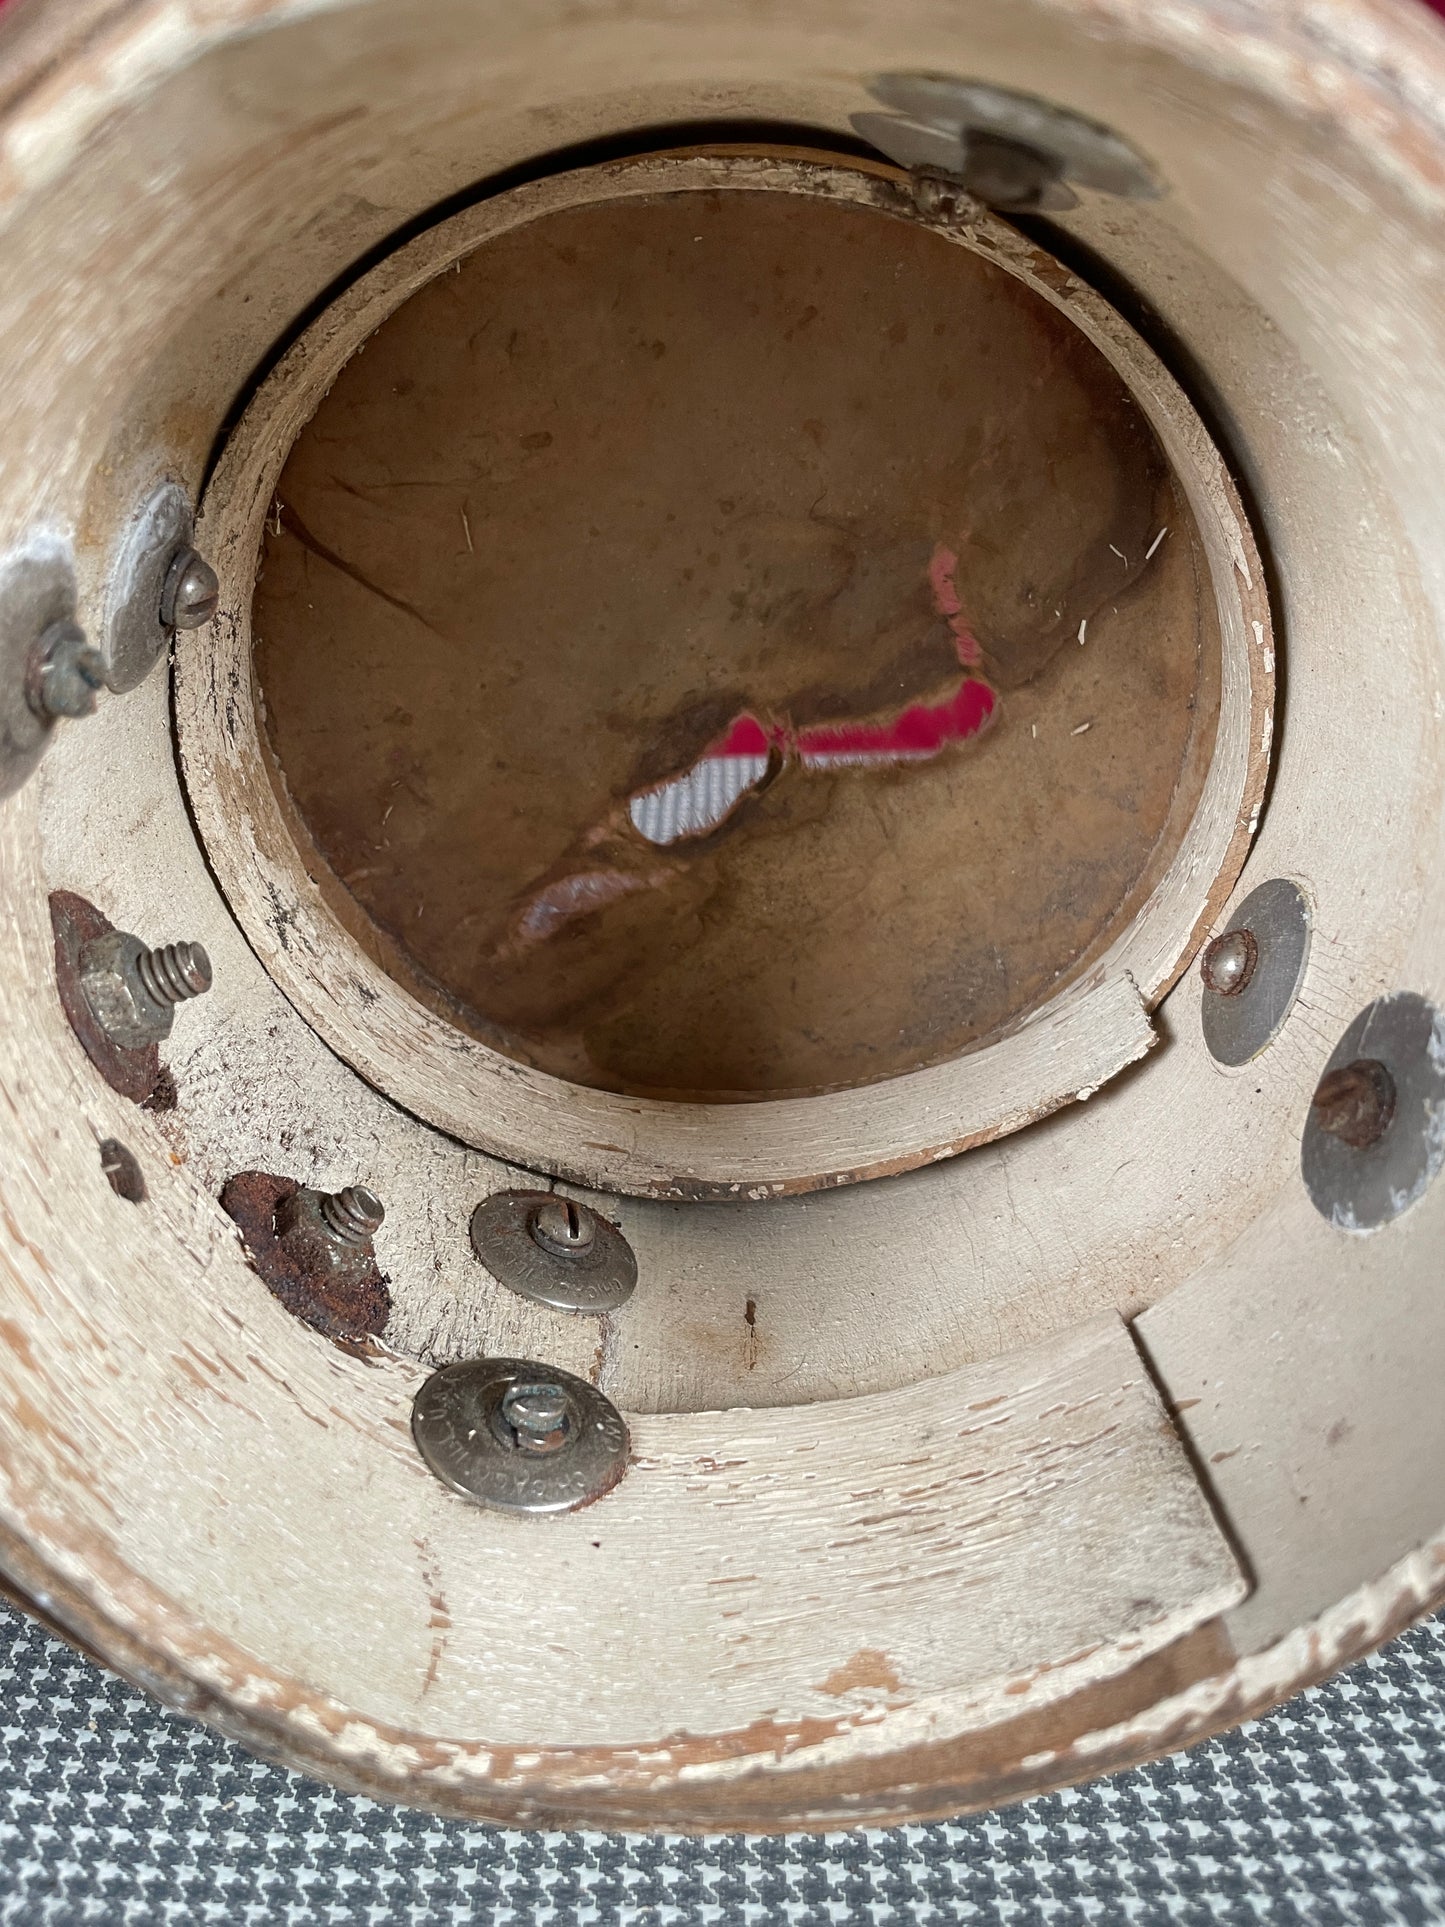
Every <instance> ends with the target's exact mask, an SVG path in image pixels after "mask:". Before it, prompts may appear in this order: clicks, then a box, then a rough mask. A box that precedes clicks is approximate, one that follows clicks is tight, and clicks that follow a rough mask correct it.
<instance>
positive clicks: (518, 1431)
mask: <svg viewBox="0 0 1445 1927" xmlns="http://www.w3.org/2000/svg"><path fill="white" fill-rule="evenodd" d="M500 1411H501V1416H502V1423H503V1425H504V1426H505V1427H506V1428H507V1430H508V1431H509V1432H511V1433H513V1434H515V1437H516V1442H517V1445H518V1446H519V1447H520V1448H521V1450H522V1451H524V1452H556V1451H558V1450H559V1449H560V1448H561V1447H562V1446H563V1445H565V1444H566V1442H567V1430H568V1427H569V1425H570V1423H571V1418H572V1406H571V1401H570V1400H569V1399H568V1397H567V1394H566V1393H565V1392H564V1391H563V1389H562V1387H561V1386H560V1385H548V1384H543V1383H540V1382H538V1383H533V1384H530V1385H528V1384H521V1385H511V1386H508V1388H507V1390H506V1391H505V1392H504V1393H503V1395H502V1403H501V1407H500Z"/></svg>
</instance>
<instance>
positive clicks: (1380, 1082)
mask: <svg viewBox="0 0 1445 1927" xmlns="http://www.w3.org/2000/svg"><path fill="white" fill-rule="evenodd" d="M1310 1101H1311V1103H1312V1104H1313V1106H1314V1113H1315V1122H1316V1123H1317V1124H1318V1125H1319V1127H1320V1129H1321V1130H1322V1131H1328V1132H1329V1134H1330V1136H1331V1137H1337V1138H1338V1139H1339V1140H1340V1142H1341V1143H1342V1144H1348V1145H1349V1146H1350V1147H1351V1149H1352V1150H1355V1151H1366V1150H1368V1149H1369V1147H1370V1146H1371V1145H1372V1144H1378V1143H1379V1141H1380V1139H1381V1138H1382V1137H1383V1136H1384V1135H1385V1133H1386V1131H1387V1130H1389V1128H1390V1119H1391V1118H1392V1117H1393V1116H1394V1115H1395V1080H1394V1078H1393V1077H1391V1075H1390V1073H1389V1071H1388V1070H1387V1069H1386V1067H1385V1066H1384V1065H1383V1064H1382V1063H1381V1062H1380V1060H1379V1058H1378V1057H1357V1058H1356V1059H1355V1061H1354V1063H1353V1064H1341V1065H1340V1067H1339V1069H1338V1070H1334V1071H1327V1072H1326V1073H1325V1075H1324V1076H1323V1077H1322V1078H1321V1079H1320V1081H1319V1084H1318V1085H1317V1086H1316V1089H1315V1094H1314V1097H1313V1098H1312V1099H1311V1100H1310Z"/></svg>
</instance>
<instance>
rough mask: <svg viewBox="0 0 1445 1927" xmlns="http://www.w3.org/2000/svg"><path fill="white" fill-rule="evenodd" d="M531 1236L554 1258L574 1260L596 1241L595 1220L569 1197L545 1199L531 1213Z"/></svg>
mask: <svg viewBox="0 0 1445 1927" xmlns="http://www.w3.org/2000/svg"><path fill="white" fill-rule="evenodd" d="M530 1229H531V1233H532V1237H533V1239H534V1240H535V1241H536V1243H537V1244H539V1245H540V1246H541V1247H542V1249H543V1250H544V1251H550V1252H551V1253H552V1255H553V1256H554V1257H556V1258H575V1257H578V1256H580V1254H581V1253H582V1252H584V1251H590V1250H591V1249H592V1247H593V1245H594V1244H595V1243H596V1241H597V1220H596V1218H595V1217H594V1216H593V1214H592V1213H591V1211H589V1210H588V1208H587V1206H586V1205H585V1204H574V1203H573V1202H572V1200H571V1199H570V1198H548V1200H547V1202H546V1203H545V1204H539V1205H538V1207H537V1209H536V1210H535V1211H534V1212H533V1214H532V1223H531V1227H530Z"/></svg>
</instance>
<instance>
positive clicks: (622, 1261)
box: [472, 1191, 637, 1312]
mask: <svg viewBox="0 0 1445 1927" xmlns="http://www.w3.org/2000/svg"><path fill="white" fill-rule="evenodd" d="M555 1197H556V1193H555V1192H552V1191H496V1192H493V1194H492V1196H491V1197H489V1198H483V1200H482V1202H481V1203H480V1204H479V1205H478V1206H477V1208H476V1210H475V1211H474V1212H473V1213H472V1250H473V1251H474V1252H475V1253H476V1254H477V1256H478V1258H480V1259H481V1261H482V1263H483V1264H484V1265H485V1266H486V1268H487V1270H488V1271H489V1272H491V1274H492V1276H493V1277H494V1278H495V1279H496V1281H497V1283H498V1284H500V1285H505V1286H506V1287H507V1289H508V1290H509V1291H515V1292H517V1293H519V1294H520V1296H521V1297H523V1298H529V1299H530V1300H531V1301H532V1303H533V1304H534V1305H548V1306H550V1307H551V1309H552V1310H553V1311H586V1312H605V1311H616V1310H617V1308H618V1306H619V1305H625V1304H626V1303H627V1300H628V1299H629V1298H630V1297H631V1296H632V1294H633V1291H634V1290H635V1289H636V1285H637V1259H636V1258H635V1257H634V1255H633V1251H632V1247H631V1245H630V1244H628V1242H627V1240H626V1238H624V1237H623V1235H622V1233H621V1232H620V1231H619V1230H618V1229H617V1227H616V1225H615V1224H611V1223H609V1221H608V1220H607V1219H606V1218H604V1217H603V1215H602V1213H601V1212H600V1211H593V1210H592V1208H591V1206H590V1205H579V1206H578V1209H579V1210H583V1211H586V1212H587V1213H588V1215H589V1218H590V1221H591V1224H592V1227H593V1232H594V1236H593V1241H592V1244H591V1246H590V1247H589V1248H588V1249H587V1250H585V1251H576V1252H568V1253H566V1254H565V1255H563V1254H554V1253H553V1252H550V1251H547V1250H545V1249H544V1248H543V1247H542V1246H541V1245H539V1244H538V1243H537V1240H536V1239H535V1238H534V1237H533V1236H532V1219H533V1217H534V1216H535V1214H536V1212H537V1211H538V1210H539V1208H540V1207H541V1206H542V1205H544V1204H550V1203H552V1202H553V1201H554V1199H555Z"/></svg>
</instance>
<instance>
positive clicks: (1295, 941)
mask: <svg viewBox="0 0 1445 1927" xmlns="http://www.w3.org/2000/svg"><path fill="white" fill-rule="evenodd" d="M1311 922H1312V919H1311V916H1310V906H1309V899H1308V898H1307V897H1306V896H1305V893H1304V891H1303V890H1301V889H1300V887H1299V885H1298V884H1297V883H1291V882H1290V880H1289V878H1288V877H1272V878H1271V879H1270V881H1269V882H1268V883H1261V884H1260V886H1259V888H1258V889H1257V890H1251V891H1250V893H1249V895H1248V896H1247V897H1246V898H1245V899H1244V901H1243V902H1242V903H1240V904H1238V905H1236V907H1235V909H1234V911H1233V913H1232V914H1231V916H1230V919H1229V922H1228V923H1227V924H1226V925H1225V927H1224V929H1223V930H1222V931H1221V932H1220V933H1219V934H1220V935H1221V936H1228V934H1229V932H1230V931H1231V930H1248V931H1250V932H1251V933H1252V934H1253V936H1254V941H1255V946H1256V951H1257V955H1256V958H1255V964H1254V970H1253V973H1252V975H1251V976H1250V979H1249V982H1248V983H1247V984H1246V985H1245V986H1244V988H1243V990H1240V991H1236V992H1235V993H1234V994H1233V995H1232V996H1225V995H1222V994H1221V993H1219V992H1217V991H1211V990H1206V991H1205V992H1204V998H1203V1002H1202V1003H1201V1005H1200V1012H1199V1015H1200V1022H1201V1023H1202V1025H1203V1027H1204V1042H1205V1045H1206V1046H1207V1048H1208V1051H1209V1055H1210V1056H1211V1057H1212V1058H1213V1059H1214V1061H1215V1063H1216V1064H1224V1065H1227V1066H1228V1067H1229V1068H1231V1069H1235V1068H1237V1067H1238V1066H1239V1065H1241V1064H1247V1063H1248V1062H1249V1061H1250V1059H1251V1058H1253V1057H1258V1055H1259V1053H1260V1052H1261V1051H1262V1050H1263V1049H1264V1048H1265V1047H1266V1045H1268V1044H1272V1043H1273V1042H1274V1040H1275V1038H1276V1037H1277V1036H1278V1035H1279V1033H1280V1030H1281V1029H1282V1028H1283V1025H1284V1021H1285V1019H1286V1017H1288V1016H1289V1014H1290V1012H1291V1010H1293V1009H1294V1004H1295V999H1296V998H1297V997H1298V996H1299V993H1300V986H1301V985H1302V984H1303V982H1304V974H1305V966H1306V965H1307V964H1308V962H1309V955H1310V928H1311Z"/></svg>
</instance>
